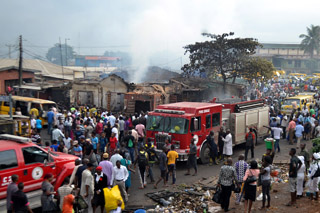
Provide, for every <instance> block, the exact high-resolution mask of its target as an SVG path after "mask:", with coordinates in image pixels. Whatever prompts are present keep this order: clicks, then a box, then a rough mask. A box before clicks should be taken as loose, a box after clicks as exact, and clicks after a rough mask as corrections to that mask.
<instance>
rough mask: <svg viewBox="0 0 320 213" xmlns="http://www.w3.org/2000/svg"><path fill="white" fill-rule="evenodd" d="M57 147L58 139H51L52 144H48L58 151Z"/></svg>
mask: <svg viewBox="0 0 320 213" xmlns="http://www.w3.org/2000/svg"><path fill="white" fill-rule="evenodd" d="M58 147H59V145H58V141H56V140H53V141H52V145H51V146H50V148H51V150H53V151H55V152H57V151H58Z"/></svg>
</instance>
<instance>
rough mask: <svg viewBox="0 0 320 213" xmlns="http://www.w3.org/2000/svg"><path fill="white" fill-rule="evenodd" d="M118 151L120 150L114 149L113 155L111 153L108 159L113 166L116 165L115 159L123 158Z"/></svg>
mask: <svg viewBox="0 0 320 213" xmlns="http://www.w3.org/2000/svg"><path fill="white" fill-rule="evenodd" d="M119 153H120V150H119V149H116V151H115V153H114V155H112V156H111V158H110V161H111V163H112V165H113V166H116V163H117V161H121V160H122V158H123V157H122V156H121V155H120V154H119Z"/></svg>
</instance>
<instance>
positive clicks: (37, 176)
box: [21, 146, 56, 191]
mask: <svg viewBox="0 0 320 213" xmlns="http://www.w3.org/2000/svg"><path fill="white" fill-rule="evenodd" d="M21 152H22V155H23V158H24V169H23V176H24V178H25V182H24V183H25V190H26V191H32V190H36V189H39V188H41V184H42V181H43V177H44V175H45V174H48V173H52V174H53V175H54V177H56V173H55V169H56V167H55V164H54V162H53V161H52V160H50V158H49V155H48V153H47V152H46V151H45V150H43V149H41V148H40V147H37V146H29V147H23V148H22V149H21Z"/></svg>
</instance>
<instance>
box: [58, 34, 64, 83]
mask: <svg viewBox="0 0 320 213" xmlns="http://www.w3.org/2000/svg"><path fill="white" fill-rule="evenodd" d="M59 44H60V45H59V46H60V56H61V69H62V78H63V80H64V70H63V59H62V47H61V38H60V37H59Z"/></svg>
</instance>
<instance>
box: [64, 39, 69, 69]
mask: <svg viewBox="0 0 320 213" xmlns="http://www.w3.org/2000/svg"><path fill="white" fill-rule="evenodd" d="M67 40H70V38H66V39H65V47H66V66H68V45H67Z"/></svg>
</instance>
